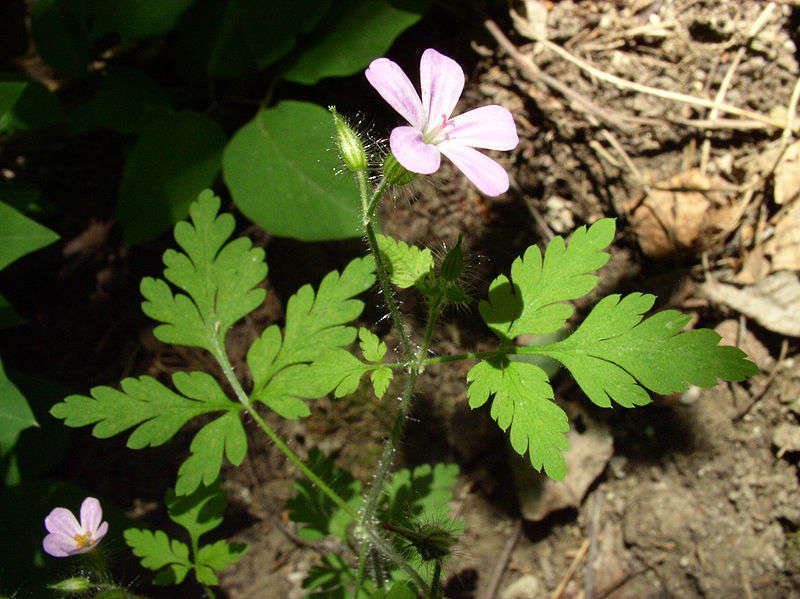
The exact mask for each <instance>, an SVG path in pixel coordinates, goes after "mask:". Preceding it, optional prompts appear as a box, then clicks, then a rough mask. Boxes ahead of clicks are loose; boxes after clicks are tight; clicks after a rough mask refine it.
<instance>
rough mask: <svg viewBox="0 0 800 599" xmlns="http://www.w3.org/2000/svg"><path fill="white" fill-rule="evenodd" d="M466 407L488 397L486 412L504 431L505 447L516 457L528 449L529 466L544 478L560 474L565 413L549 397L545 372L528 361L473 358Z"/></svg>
mask: <svg viewBox="0 0 800 599" xmlns="http://www.w3.org/2000/svg"><path fill="white" fill-rule="evenodd" d="M467 381H468V382H469V389H468V390H467V394H468V395H469V405H470V407H472V408H477V407H480V406H482V405H483V404H485V403H486V402H487V401H488V399H489V397H490V396H492V395H494V399H493V400H492V409H491V415H492V418H494V419H495V420H496V421H497V424H498V426H500V428H501V429H503V430H504V431H505V430H507V429H508V428H509V427H511V430H510V432H509V436H510V440H511V446H512V447H513V448H514V450H515V451H516V452H517V453H519V454H520V455H524V454H525V451H528V454H529V457H530V461H531V464H532V465H533V467H534V468H536V469H537V470H541V469H542V468H544V470H545V472H546V473H547V475H548V476H549V477H550V478H554V479H556V480H561V479H563V478H564V476H565V474H566V471H567V465H566V462H565V461H564V456H562V455H561V452H562V451H565V450H566V449H568V447H569V445H568V443H567V437H566V432H567V431H568V430H569V420H568V418H567V415H566V414H565V413H564V410H562V409H561V408H560V407H558V406H557V405H556V404H555V403H554V402H553V401H551V400H552V398H553V389H552V388H551V387H550V383H549V382H548V380H547V374H546V373H545V372H544V370H542V369H541V368H539V367H538V366H536V365H534V364H529V363H527V362H512V361H509V360H508V359H506V358H504V357H497V358H495V359H492V360H484V361H481V362H478V363H477V364H476V365H475V366H473V367H472V368H471V369H470V371H469V372H468V373H467Z"/></svg>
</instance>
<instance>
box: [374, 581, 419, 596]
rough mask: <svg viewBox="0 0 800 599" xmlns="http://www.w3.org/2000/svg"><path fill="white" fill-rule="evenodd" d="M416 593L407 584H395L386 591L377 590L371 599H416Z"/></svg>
mask: <svg viewBox="0 0 800 599" xmlns="http://www.w3.org/2000/svg"><path fill="white" fill-rule="evenodd" d="M417 597H418V593H417V592H416V591H415V590H414V589H413V588H412V587H411V584H410V583H408V582H396V583H394V584H393V585H392V588H391V589H389V590H388V591H386V590H383V589H379V590H378V591H376V593H375V594H374V595H373V596H372V599H417Z"/></svg>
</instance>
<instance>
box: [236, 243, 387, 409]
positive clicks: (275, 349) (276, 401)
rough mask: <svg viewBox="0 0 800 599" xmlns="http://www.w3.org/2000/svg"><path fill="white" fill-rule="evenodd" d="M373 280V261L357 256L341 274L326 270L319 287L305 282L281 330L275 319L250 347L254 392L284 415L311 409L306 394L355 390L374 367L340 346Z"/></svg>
mask: <svg viewBox="0 0 800 599" xmlns="http://www.w3.org/2000/svg"><path fill="white" fill-rule="evenodd" d="M374 282H375V274H374V263H373V261H372V260H371V259H370V258H357V259H355V260H353V261H352V262H350V264H348V265H347V267H346V268H345V269H344V270H343V271H342V273H341V274H339V273H338V272H336V271H333V272H330V273H328V274H327V275H326V276H325V278H324V279H323V280H322V282H321V283H320V286H319V289H318V290H317V292H316V293H314V290H313V289H312V287H311V286H310V285H304V286H303V287H301V288H300V289H299V290H298V291H297V293H295V294H294V295H293V296H292V297H291V298H290V299H289V303H288V305H287V309H286V327H285V329H284V331H283V335H281V332H280V329H279V328H278V327H277V326H275V325H273V326H271V327H269V328H267V329H266V330H265V331H264V333H263V334H262V335H261V337H259V338H258V339H257V340H256V341H255V342H254V343H253V345H251V346H250V350H249V351H248V352H247V364H248V366H249V367H250V371H251V373H252V374H253V393H252V396H253V398H254V399H257V400H259V401H262V402H264V403H265V404H267V405H268V406H269V407H270V408H272V409H273V410H275V411H276V412H277V413H278V414H280V415H281V416H284V417H285V418H299V417H302V416H307V415H308V414H309V413H310V411H309V409H308V406H307V405H306V403H305V401H303V400H304V399H313V398H317V397H322V396H324V395H326V394H327V393H329V392H331V391H334V390H337V396H341V395H346V394H347V393H351V392H352V391H353V390H355V387H356V386H357V385H358V379H359V378H360V377H361V375H363V374H364V373H365V372H367V371H368V370H370V369H371V368H370V367H368V366H366V365H364V364H362V363H361V362H360V361H359V360H357V359H356V358H355V357H353V356H352V355H351V354H349V353H348V352H346V351H344V350H343V349H342V348H344V347H346V346H348V345H350V344H351V343H352V342H353V341H354V340H355V337H356V329H355V328H353V327H351V326H346V323H349V322H352V321H353V320H355V319H356V318H357V317H358V316H359V315H360V314H361V311H362V310H363V308H364V304H363V302H361V301H360V300H357V299H354V298H355V296H356V295H358V294H360V293H362V292H364V291H365V290H367V289H369V288H370V287H371V286H372V285H373V284H374Z"/></svg>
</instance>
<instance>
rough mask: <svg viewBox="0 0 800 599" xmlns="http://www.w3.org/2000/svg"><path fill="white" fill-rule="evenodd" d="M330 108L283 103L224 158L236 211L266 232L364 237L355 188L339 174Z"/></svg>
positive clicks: (248, 128) (241, 134) (242, 133)
mask: <svg viewBox="0 0 800 599" xmlns="http://www.w3.org/2000/svg"><path fill="white" fill-rule="evenodd" d="M334 135H335V131H334V126H333V120H332V119H331V116H330V114H329V113H328V111H327V110H325V109H324V108H322V107H320V106H316V105H315V104H309V103H306V102H293V101H286V102H281V103H280V104H278V105H277V106H276V107H274V108H269V109H267V110H262V111H261V112H260V113H259V114H258V115H257V116H256V118H255V119H253V120H252V121H250V122H249V123H248V124H247V125H245V126H244V127H242V128H241V129H240V130H239V131H238V132H237V133H236V135H234V137H233V139H231V141H230V143H229V144H228V147H227V148H226V149H225V156H224V158H223V165H224V175H225V182H226V183H227V184H228V187H229V188H230V190H231V194H232V195H233V199H234V201H235V202H236V205H237V206H238V207H239V209H240V210H241V211H242V212H243V213H244V214H245V215H246V216H247V217H248V218H249V219H251V220H252V221H254V222H256V223H257V224H258V225H260V226H261V227H263V228H264V229H266V230H267V231H269V232H271V233H273V234H275V235H281V236H286V237H294V238H296V239H302V240H304V241H321V240H326V239H345V238H348V237H358V236H359V235H361V219H360V209H359V200H358V190H357V188H356V184H355V182H354V180H353V178H352V177H351V176H349V175H346V174H344V173H341V172H338V173H337V171H340V170H341V168H342V167H341V165H340V164H339V161H338V158H337V156H336V152H333V151H331V148H332V147H333V144H334V142H333V139H334Z"/></svg>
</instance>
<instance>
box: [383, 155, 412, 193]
mask: <svg viewBox="0 0 800 599" xmlns="http://www.w3.org/2000/svg"><path fill="white" fill-rule="evenodd" d="M383 176H384V177H386V180H387V181H388V182H389V183H391V184H392V185H407V184H408V183H411V182H412V181H413V180H414V179H416V178H417V173H412V172H411V171H410V170H407V169H406V168H405V167H404V166H403V165H402V164H400V163H399V162H397V158H395V157H394V154H392V153H391V152H390V153H388V154H387V155H386V158H385V159H384V161H383Z"/></svg>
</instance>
